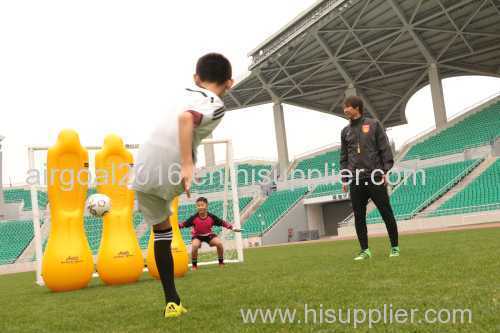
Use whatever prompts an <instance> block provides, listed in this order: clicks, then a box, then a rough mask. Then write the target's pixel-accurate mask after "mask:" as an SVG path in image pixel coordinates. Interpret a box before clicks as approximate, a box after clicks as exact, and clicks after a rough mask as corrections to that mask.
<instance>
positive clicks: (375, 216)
mask: <svg viewBox="0 0 500 333" xmlns="http://www.w3.org/2000/svg"><path fill="white" fill-rule="evenodd" d="M480 162H481V160H477V159H476V160H468V161H463V162H457V163H451V164H446V165H440V166H434V167H429V168H425V169H423V170H424V171H425V178H424V177H423V175H422V173H421V172H417V173H415V174H414V175H410V176H409V178H408V179H407V181H406V182H403V183H402V184H401V185H400V186H399V187H397V188H396V189H395V190H394V192H393V193H392V195H391V205H392V209H393V211H394V215H395V217H396V219H397V220H404V219H409V218H411V217H413V216H414V215H415V214H416V213H418V212H419V211H420V210H422V209H423V208H425V207H426V206H427V205H428V204H430V203H432V201H433V200H435V199H437V198H438V197H440V196H441V195H442V194H444V193H446V192H447V191H448V190H449V189H451V188H452V187H453V186H454V185H455V184H456V183H457V182H458V181H460V179H462V178H463V177H465V176H466V175H467V174H468V173H469V172H470V171H472V170H473V169H474V168H475V167H476V166H477V165H478V164H479V163H480ZM424 180H425V181H424ZM380 222H382V218H381V216H380V213H379V211H378V209H374V210H372V211H371V212H370V213H369V214H368V216H367V223H380Z"/></svg>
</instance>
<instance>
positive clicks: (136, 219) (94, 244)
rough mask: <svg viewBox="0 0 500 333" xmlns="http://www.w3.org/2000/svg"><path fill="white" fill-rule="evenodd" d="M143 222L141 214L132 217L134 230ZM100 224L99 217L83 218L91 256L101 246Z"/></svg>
mask: <svg viewBox="0 0 500 333" xmlns="http://www.w3.org/2000/svg"><path fill="white" fill-rule="evenodd" d="M143 220H144V217H143V216H142V214H141V213H139V212H135V213H134V215H133V217H132V222H133V224H134V229H137V227H138V226H139V225H140V224H141V223H143ZM102 222H103V220H102V218H100V217H94V216H85V218H84V228H85V234H86V236H87V241H88V242H89V246H90V250H91V251H92V253H93V254H97V252H98V251H99V246H100V244H101V235H102Z"/></svg>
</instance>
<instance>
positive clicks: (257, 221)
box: [243, 187, 307, 238]
mask: <svg viewBox="0 0 500 333" xmlns="http://www.w3.org/2000/svg"><path fill="white" fill-rule="evenodd" d="M306 192H307V188H306V187H301V188H298V189H294V190H282V191H276V192H273V193H271V195H270V196H269V197H268V198H267V199H266V200H265V201H264V202H263V203H262V205H261V206H259V208H257V210H256V211H255V212H254V213H253V214H252V216H250V218H249V219H248V220H247V221H246V222H245V223H244V225H243V229H244V230H243V237H245V238H248V237H249V236H254V235H260V234H262V233H263V232H265V231H266V230H268V229H269V228H271V227H272V226H273V225H274V224H275V223H276V222H278V221H279V219H280V218H281V217H282V216H283V215H284V214H285V213H286V212H287V211H288V210H289V209H290V208H291V207H293V206H294V205H295V204H296V203H297V202H298V201H299V200H300V199H302V197H304V195H305V193H306Z"/></svg>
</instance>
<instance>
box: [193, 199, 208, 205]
mask: <svg viewBox="0 0 500 333" xmlns="http://www.w3.org/2000/svg"><path fill="white" fill-rule="evenodd" d="M196 202H197V203H198V202H204V203H206V204H207V205H208V199H207V198H205V197H199V198H198V199H196Z"/></svg>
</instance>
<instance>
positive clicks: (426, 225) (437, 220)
mask: <svg viewBox="0 0 500 333" xmlns="http://www.w3.org/2000/svg"><path fill="white" fill-rule="evenodd" d="M499 221H500V210H495V211H491V212H476V213H470V214H462V215H460V214H457V215H448V216H439V217H429V218H420V219H418V218H417V219H413V220H405V221H399V222H398V230H399V231H400V232H405V231H408V232H412V231H423V230H432V229H442V228H449V227H458V226H465V225H473V224H482V223H495V222H499ZM384 232H386V228H385V224H384V223H377V224H369V225H368V233H375V234H377V233H384ZM339 236H341V237H350V236H356V230H355V228H354V225H348V226H345V227H342V228H339Z"/></svg>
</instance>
